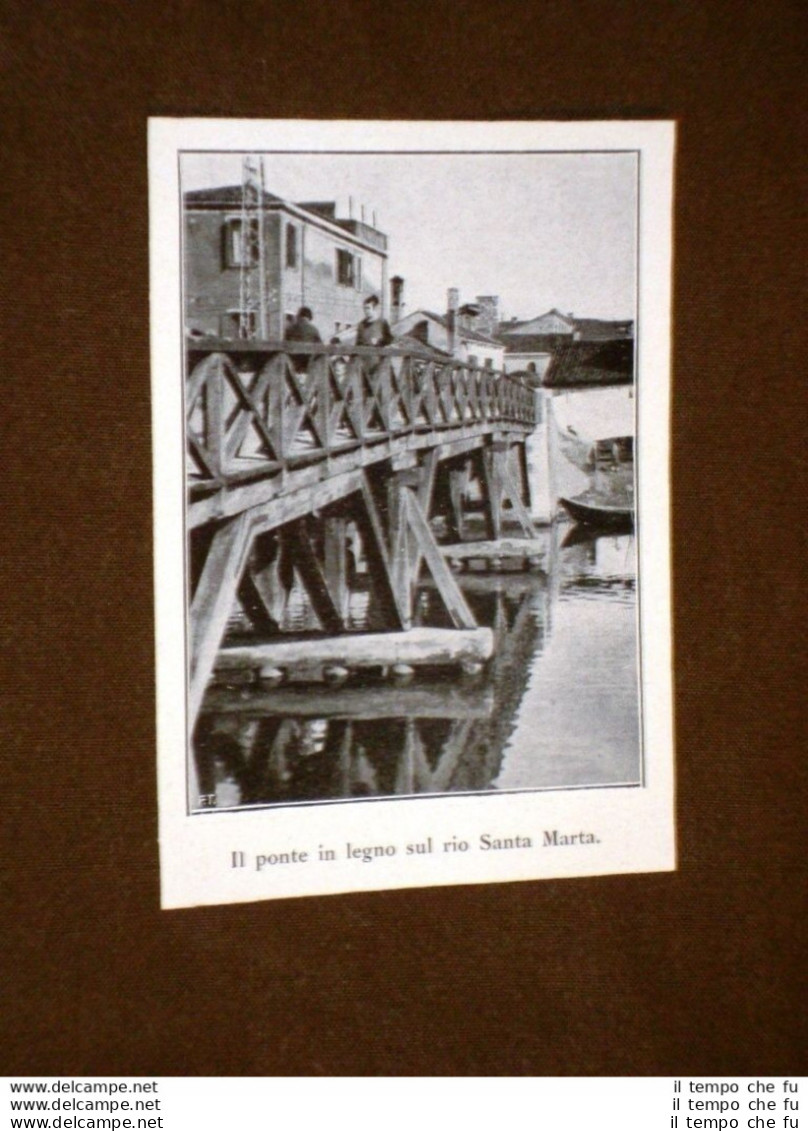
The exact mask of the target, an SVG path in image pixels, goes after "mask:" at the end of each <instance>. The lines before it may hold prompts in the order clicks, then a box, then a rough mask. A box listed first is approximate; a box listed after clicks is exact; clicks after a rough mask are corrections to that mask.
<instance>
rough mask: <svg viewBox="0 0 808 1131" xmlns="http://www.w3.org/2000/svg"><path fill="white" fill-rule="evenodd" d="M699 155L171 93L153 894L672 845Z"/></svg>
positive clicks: (648, 856)
mask: <svg viewBox="0 0 808 1131" xmlns="http://www.w3.org/2000/svg"><path fill="white" fill-rule="evenodd" d="M673 153H674V126H673V124H672V123H670V122H630V121H621V122H573V123H546V122H533V123H524V122H519V123H513V122H480V123H469V122H462V123H458V122H372V121H365V122H362V121H346V122H335V121H331V122H322V121H321V122H314V121H270V120H266V121H258V120H255V121H236V120H227V121H220V120H207V119H153V120H152V121H150V123H149V182H150V223H151V232H150V239H151V247H150V262H151V295H152V307H151V321H152V383H153V406H154V408H153V429H154V508H155V568H156V577H155V594H156V625H157V713H158V783H159V807H160V812H159V827H160V860H161V887H162V905H163V907H165V908H176V907H187V906H195V905H203V904H220V903H234V902H240V901H250V900H262V899H273V898H286V897H293V896H304V895H317V894H327V893H334V894H336V893H341V892H350V891H358V890H376V889H387V888H403V887H426V886H434V885H449V884H470V883H494V882H503V881H513V880H534V879H541V878H545V877H562V876H569V877H572V876H593V875H606V874H614V873H621V872H656V871H666V870H671V869H673V868H674V867H675V835H674V786H673V783H674V766H673V741H672V711H671V634H670V624H671V610H670V577H669V557H670V554H669V468H668V443H669V438H668V433H669V367H670V316H671V315H670V302H671V289H670V287H671V250H672V249H671V214H672V190H673Z"/></svg>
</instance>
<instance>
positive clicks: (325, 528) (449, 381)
mask: <svg viewBox="0 0 808 1131" xmlns="http://www.w3.org/2000/svg"><path fill="white" fill-rule="evenodd" d="M185 420H186V441H187V457H186V472H187V498H186V518H187V526H188V576H189V590H190V591H189V600H190V682H189V714H190V722H191V725H193V723H194V721H195V720H196V718H197V716H198V714H199V710H200V707H201V704H202V700H203V697H204V694H205V690H206V688H207V686H208V683H209V681H210V678H211V675H212V673H213V671H214V668H215V666H216V664H217V657H219V658H220V659H221V657H220V651H221V650H222V643H223V640H224V637H225V632H226V629H227V625H228V621H229V619H230V617H231V614H232V612H233V610H234V608H237V607H238V608H240V609H241V610H242V611H243V612H244V613H245V614H246V616H247V617H248V619H249V621H250V622H251V624H252V626H253V627H254V629H255V630H256V633H257V634H258V636H259V637H260V638H261V639H262V640H270V639H272V638H273V637H274V638H275V639H277V638H278V634H279V627H280V623H281V619H282V616H281V614H282V606H283V600H284V595H287V596H288V592H289V588H290V586H291V584H292V582H293V580H294V579H295V578H296V579H297V580H298V581H299V583H300V584H301V585H302V587H303V588H304V589H305V592H306V595H307V597H308V600H309V602H310V605H311V608H312V609H313V611H314V613H315V614H316V617H317V620H318V622H319V625H320V628H321V629H322V632H323V633H325V634H326V635H327V636H328V637H330V638H333V637H338V636H341V635H342V634H346V633H347V632H348V631H349V624H348V612H347V609H348V593H349V590H350V587H351V584H352V582H354V581H355V579H356V573H357V568H358V566H357V562H358V557H359V556H360V555H361V560H362V563H363V564H365V563H366V573H365V575H364V576H365V580H366V584H367V585H368V587H369V589H370V591H371V599H372V609H371V621H372V625H371V627H372V629H373V630H374V632H375V634H379V633H406V632H408V631H417V630H415V629H414V626H415V625H416V624H417V610H416V608H415V590H416V584H417V581H418V578H419V576H420V575H421V573H422V572H423V570H424V569H426V570H427V571H428V572H429V574H430V575H431V578H432V582H433V584H434V587H435V589H436V590H437V592H438V594H439V596H440V601H441V604H442V607H443V611H444V620H445V627H446V628H447V629H449V630H454V632H457V633H465V634H469V633H475V632H476V633H478V634H479V633H485V632H487V630H485V629H479V628H478V626H477V624H476V621H475V618H474V616H473V614H472V612H471V610H470V608H469V605H468V603H467V602H466V600H465V598H464V596H463V593H462V591H461V589H460V587H459V586H458V584H457V580H456V578H455V577H454V575H453V573H452V570H451V569H450V568H449V566H448V565H447V562H446V558H445V555H444V553H443V552H442V550H441V547H440V546H439V544H438V541H437V539H436V537H435V522H436V520H437V519H440V520H441V527H442V530H443V532H444V533H445V536H446V538H447V540H448V541H449V542H451V543H452V545H453V546H455V547H456V546H457V545H458V544H459V543H460V542H462V541H463V539H464V533H465V530H464V527H465V519H466V516H465V514H464V506H465V504H466V503H468V500H469V498H470V497H472V496H473V497H474V499H475V501H476V506H477V507H478V509H479V510H480V513H481V517H482V519H483V521H484V526H485V536H486V537H487V538H488V539H490V540H498V539H500V538H501V536H502V533H503V525H504V523H505V522H506V521H507V522H509V523H511V524H514V525H517V526H518V527H519V528H520V529H521V533H522V534H523V535H524V537H528V538H529V537H531V536H532V535H533V533H534V532H533V527H532V523H531V519H530V501H529V494H528V479H527V464H526V457H525V441H526V438H527V437H528V436H529V435H530V433H531V432H532V431H533V429H534V427H535V408H534V393H533V391H532V390H531V389H530V388H527V387H525V386H524V385H522V384H521V383H520V382H519V381H517V380H514V379H513V378H511V377H508V376H507V375H505V374H503V373H499V372H497V371H495V370H493V369H490V368H479V367H477V366H474V365H469V364H466V363H462V362H458V361H454V360H450V359H447V360H445V361H443V360H440V361H439V360H435V359H433V358H432V357H427V356H425V355H422V354H420V353H418V352H414V351H407V350H401V349H396V348H386V349H375V348H370V347H360V348H348V347H346V346H342V345H340V346H320V345H309V344H302V343H289V342H257V341H243V342H234V341H227V340H221V341H219V340H212V339H189V342H188V352H187V369H186V386H185ZM368 639H369V638H368ZM444 643H445V642H444ZM476 646H484V645H480V642H479V641H478V642H477V645H476ZM317 647H318V644H317V640H316V639H315V640H312V641H311V649H312V654H313V655H316V653H317ZM332 650H333V649H332ZM451 650H452V649H451V647H450V648H449V651H450V652H451ZM472 650H473V649H472ZM460 652H461V653H462V652H463V649H462V648H461V649H460ZM458 654H459V653H458Z"/></svg>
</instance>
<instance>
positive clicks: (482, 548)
mask: <svg viewBox="0 0 808 1131" xmlns="http://www.w3.org/2000/svg"><path fill="white" fill-rule="evenodd" d="M440 552H441V553H442V554H443V556H444V557H445V558H457V559H458V560H460V561H464V560H467V559H468V558H540V559H541V560H542V561H544V560H545V559H546V557H547V554H548V547H547V539H546V538H495V539H487V540H486V541H484V542H453V543H452V544H451V545H448V546H441V547H440Z"/></svg>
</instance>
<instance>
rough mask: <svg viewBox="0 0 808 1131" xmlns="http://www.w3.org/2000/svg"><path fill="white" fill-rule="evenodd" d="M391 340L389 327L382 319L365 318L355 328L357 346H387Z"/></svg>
mask: <svg viewBox="0 0 808 1131" xmlns="http://www.w3.org/2000/svg"><path fill="white" fill-rule="evenodd" d="M392 340H393V335H392V333H391V332H390V327H389V326H388V325H387V323H386V322H385V320H384V319H383V318H371V319H367V318H365V319H364V320H363V321H362V322H360V323H359V325H358V326H357V327H356V344H357V345H358V346H389V345H390V343H391V342H392Z"/></svg>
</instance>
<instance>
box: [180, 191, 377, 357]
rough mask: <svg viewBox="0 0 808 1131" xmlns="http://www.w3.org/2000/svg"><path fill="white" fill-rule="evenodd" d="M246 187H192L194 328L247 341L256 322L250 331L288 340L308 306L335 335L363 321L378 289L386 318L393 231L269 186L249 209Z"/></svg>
mask: <svg viewBox="0 0 808 1131" xmlns="http://www.w3.org/2000/svg"><path fill="white" fill-rule="evenodd" d="M242 193H243V189H242V186H241V185H232V186H226V187H223V188H216V189H202V190H198V191H193V192H187V193H185V197H184V217H183V219H184V244H183V256H184V280H183V281H184V302H185V328H186V332H187V333H190V334H196V335H199V334H202V335H206V336H207V335H211V336H214V337H222V338H238V337H239V336H242V335H243V328H244V327H245V326H248V327H249V336H257V337H266V338H268V339H280V338H283V336H284V331H285V327H286V324H287V321H288V319H289V318H290V317H294V315H295V314H296V312H297V310H298V309H299V307H301V306H308V307H310V308H311V310H312V311H313V314H314V319H313V321H314V324H315V326H316V327H317V329H318V330H319V331H320V334H321V336H322V338H323V340H324V341H326V342H327V341H328V340H329V339H330V338H331V337H332V336H334V335H335V334H337V333H339V332H340V331H341V330H344V329H345V328H346V327H347V326H354V325H356V323H358V322H359V321H360V320H361V318H362V303H363V301H364V300H365V299H366V298H367V297H368V296H369V295H371V294H375V295H377V296H378V298H379V301H380V303H381V304H382V305H381V308H382V311H383V316H386V309H387V237H386V236H385V235H384V233H382V232H380V231H378V230H377V229H375V228H373V227H371V226H370V225H368V224H365V223H363V222H361V221H358V220H353V219H340V218H338V217H337V214H336V205H335V204H334V203H332V202H314V203H304V204H293V203H291V202H290V201H286V200H282V199H281V198H280V197H278V196H275V195H274V194H272V193H269V192H264V193H263V194H262V196H261V199H260V202H256V204H255V205H252V204H251V206H250V208H249V210H244V209H243V206H242ZM245 217H247V219H246V220H245ZM245 223H246V225H247V230H246V231H245ZM245 292H249V295H250V296H251V301H250V302H249V309H245Z"/></svg>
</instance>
